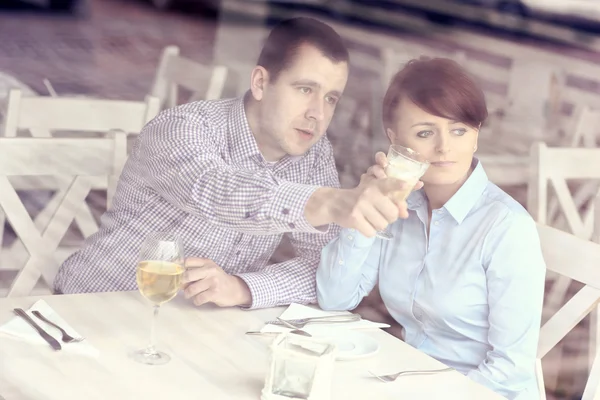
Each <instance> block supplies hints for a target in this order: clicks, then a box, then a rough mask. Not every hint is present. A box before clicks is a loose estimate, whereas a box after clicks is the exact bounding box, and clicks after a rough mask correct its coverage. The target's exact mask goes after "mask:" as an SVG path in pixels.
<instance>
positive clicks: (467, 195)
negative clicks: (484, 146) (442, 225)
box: [407, 158, 489, 224]
mask: <svg viewBox="0 0 600 400" xmlns="http://www.w3.org/2000/svg"><path fill="white" fill-rule="evenodd" d="M473 166H474V168H473V172H471V175H470V176H469V177H468V178H467V180H466V181H465V183H463V184H462V186H461V187H460V189H458V191H457V192H456V193H455V194H454V196H452V197H451V198H450V200H448V201H447V202H446V204H444V208H445V209H446V210H447V211H448V213H449V214H450V215H451V216H452V218H454V219H455V220H456V222H458V223H459V224H460V223H462V221H463V220H464V219H465V217H466V216H467V214H468V213H469V211H471V210H472V209H473V207H474V206H475V204H476V203H477V201H478V200H479V198H480V197H481V194H482V193H483V191H484V190H485V188H486V186H487V184H488V182H489V180H488V177H487V174H486V173H485V171H484V169H483V166H482V165H481V162H480V161H479V160H478V159H477V158H473ZM423 203H425V192H424V191H423V189H421V190H418V191H416V192H413V193H411V195H410V196H409V197H408V199H407V206H408V209H409V210H416V209H418V208H419V207H421V206H422V205H423Z"/></svg>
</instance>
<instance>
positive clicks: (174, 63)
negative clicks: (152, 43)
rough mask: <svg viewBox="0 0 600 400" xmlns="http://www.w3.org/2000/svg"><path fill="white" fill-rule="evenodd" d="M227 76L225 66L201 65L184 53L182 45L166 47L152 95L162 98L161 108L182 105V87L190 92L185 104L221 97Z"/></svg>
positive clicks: (151, 91)
mask: <svg viewBox="0 0 600 400" xmlns="http://www.w3.org/2000/svg"><path fill="white" fill-rule="evenodd" d="M226 79H227V68H226V67H224V66H222V65H215V66H209V65H204V64H200V63H198V62H196V61H192V60H191V59H189V58H186V57H183V56H181V55H180V54H179V47H177V46H167V47H165V49H164V50H163V52H162V56H161V59H160V63H159V65H158V69H157V71H156V75H155V77H154V82H153V83H152V88H151V90H150V95H152V96H154V97H157V98H158V99H159V101H160V106H161V108H172V107H175V106H177V105H178V104H180V102H179V90H178V87H179V86H181V87H182V88H184V89H186V90H188V91H190V92H191V96H190V97H189V98H188V99H187V100H185V101H184V103H188V102H192V101H197V100H215V99H220V98H221V97H222V95H223V90H224V88H225V82H226Z"/></svg>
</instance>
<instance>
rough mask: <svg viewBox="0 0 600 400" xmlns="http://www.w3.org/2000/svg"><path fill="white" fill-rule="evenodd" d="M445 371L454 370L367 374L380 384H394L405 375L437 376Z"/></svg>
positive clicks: (451, 369) (452, 369)
mask: <svg viewBox="0 0 600 400" xmlns="http://www.w3.org/2000/svg"><path fill="white" fill-rule="evenodd" d="M447 371H454V368H442V369H428V370H415V371H400V372H396V373H395V374H389V375H376V374H374V373H373V372H371V371H369V373H370V374H371V375H373V376H374V377H375V378H377V379H379V380H380V381H382V382H394V381H395V380H396V379H398V377H400V376H406V375H430V374H437V373H439V372H447Z"/></svg>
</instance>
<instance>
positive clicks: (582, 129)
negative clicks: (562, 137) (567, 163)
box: [570, 105, 600, 147]
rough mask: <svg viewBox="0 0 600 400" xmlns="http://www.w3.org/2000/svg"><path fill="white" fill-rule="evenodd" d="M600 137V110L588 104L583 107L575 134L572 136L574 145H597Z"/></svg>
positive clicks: (572, 144)
mask: <svg viewBox="0 0 600 400" xmlns="http://www.w3.org/2000/svg"><path fill="white" fill-rule="evenodd" d="M599 138H600V110H599V109H597V108H592V107H590V106H588V105H586V106H584V107H581V111H580V112H579V116H578V118H577V122H576V124H575V129H574V134H573V136H572V137H571V142H570V144H571V146H572V147H579V146H583V147H597V146H598V139H599Z"/></svg>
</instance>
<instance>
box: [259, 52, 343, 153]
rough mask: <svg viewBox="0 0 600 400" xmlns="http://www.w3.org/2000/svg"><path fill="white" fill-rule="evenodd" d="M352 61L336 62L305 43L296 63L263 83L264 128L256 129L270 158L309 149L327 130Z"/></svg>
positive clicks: (303, 151) (261, 107) (261, 126)
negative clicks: (348, 62)
mask: <svg viewBox="0 0 600 400" xmlns="http://www.w3.org/2000/svg"><path fill="white" fill-rule="evenodd" d="M347 80H348V64H347V63H346V62H338V63H336V62H334V61H332V60H331V59H329V58H327V57H326V56H325V55H323V54H322V53H321V51H320V50H319V49H317V48H316V47H313V46H311V45H302V46H301V47H300V48H299V49H298V52H297V54H296V56H295V58H294V60H293V62H292V64H291V65H290V66H289V67H288V68H286V69H284V70H282V71H281V72H280V73H279V76H277V78H276V79H275V81H272V80H270V79H269V78H268V74H267V79H266V82H265V84H264V86H263V91H262V98H260V99H259V101H260V116H259V125H260V132H254V134H255V136H257V137H256V139H257V142H258V144H259V148H260V150H261V152H262V153H263V156H264V157H265V158H266V159H267V160H278V159H280V158H282V157H283V156H285V155H286V154H288V155H291V156H300V155H302V154H304V153H306V152H307V151H308V150H309V149H310V148H311V147H312V146H313V145H314V144H315V143H317V142H318V141H319V139H320V138H321V137H322V136H323V135H324V134H325V132H326V130H327V128H328V126H329V123H330V122H331V118H332V117H333V112H334V111H335V107H336V105H337V103H338V101H339V99H340V97H341V95H342V93H343V91H344V88H345V87H346V82H347Z"/></svg>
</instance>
